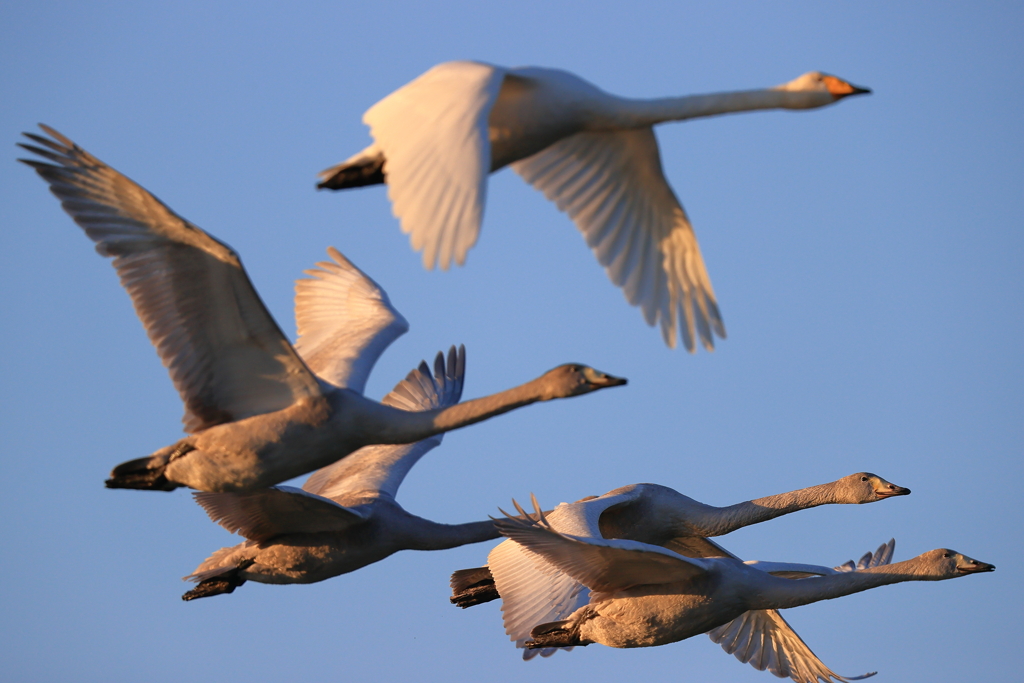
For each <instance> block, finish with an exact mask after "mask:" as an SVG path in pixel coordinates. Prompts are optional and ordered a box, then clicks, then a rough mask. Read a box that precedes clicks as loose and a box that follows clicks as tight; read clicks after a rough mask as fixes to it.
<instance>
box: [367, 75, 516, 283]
mask: <svg viewBox="0 0 1024 683" xmlns="http://www.w3.org/2000/svg"><path fill="white" fill-rule="evenodd" d="M504 76H505V70H504V69H500V68H497V67H494V66H490V65H487V64H479V63H476V62H448V63H445V64H439V65H438V66H435V67H434V68H432V69H431V70H430V71H427V72H426V73H425V74H423V75H422V76H420V77H419V78H417V79H415V80H414V81H412V82H410V83H408V84H407V85H405V86H403V87H401V88H399V89H398V90H396V91H395V92H393V93H391V94H390V95H388V96H387V97H385V98H384V99H382V100H381V101H380V102H378V103H377V104H375V105H373V106H372V107H370V109H369V110H367V112H366V114H365V115H364V116H363V122H364V123H366V125H368V126H369V127H370V134H371V135H373V138H374V141H375V144H376V146H377V147H378V148H380V149H381V150H382V151H383V152H384V158H385V162H384V175H385V178H386V179H387V185H388V197H389V198H390V199H391V203H392V211H393V212H394V214H395V216H396V217H398V219H399V220H400V221H401V225H402V231H403V232H406V233H408V234H409V237H410V239H411V241H412V246H413V248H414V249H416V250H417V251H419V250H422V251H423V265H424V266H425V267H427V268H433V267H434V265H435V264H437V263H440V265H441V267H442V268H448V266H449V265H451V263H452V262H453V261H455V262H457V263H459V264H460V265H461V264H462V263H464V262H465V260H466V252H468V251H469V248H470V247H472V246H473V244H474V243H476V239H477V236H478V235H479V234H480V222H481V221H482V219H483V211H484V201H485V198H486V193H487V176H488V174H489V173H490V172H491V145H490V140H489V137H488V128H487V120H488V117H489V115H490V112H491V107H492V106H493V105H494V102H495V100H496V99H497V97H498V91H499V90H500V89H501V82H502V79H503V78H504Z"/></svg>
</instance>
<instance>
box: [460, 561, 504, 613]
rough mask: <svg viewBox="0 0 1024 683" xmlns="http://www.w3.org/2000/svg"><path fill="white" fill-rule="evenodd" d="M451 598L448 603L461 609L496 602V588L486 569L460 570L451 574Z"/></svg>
mask: <svg viewBox="0 0 1024 683" xmlns="http://www.w3.org/2000/svg"><path fill="white" fill-rule="evenodd" d="M450 583H451V587H452V597H450V598H449V601H450V602H451V603H452V604H453V605H458V606H459V607H461V608H462V609H466V608H467V607H472V606H473V605H482V604H483V603H485V602H490V601H491V600H497V599H498V598H499V597H501V596H499V595H498V588H497V587H496V586H495V585H494V577H493V576H491V570H490V569H488V568H487V567H475V568H473V569H460V570H458V571H457V572H454V573H453V574H452V578H451V582H450Z"/></svg>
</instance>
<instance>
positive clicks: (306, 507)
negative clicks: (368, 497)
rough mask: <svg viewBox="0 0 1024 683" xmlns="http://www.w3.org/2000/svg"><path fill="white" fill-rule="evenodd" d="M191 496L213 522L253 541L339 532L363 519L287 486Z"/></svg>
mask: <svg viewBox="0 0 1024 683" xmlns="http://www.w3.org/2000/svg"><path fill="white" fill-rule="evenodd" d="M192 496H193V497H194V498H195V500H196V502H197V503H198V504H199V505H200V506H202V508H203V509H204V510H206V514H208V515H209V516H210V519H212V520H213V521H214V522H216V523H217V524H220V525H221V526H222V527H224V528H225V529H227V530H228V531H230V532H231V533H233V534H240V535H242V536H244V537H245V538H247V539H249V540H250V541H256V542H262V541H266V540H268V539H270V538H273V537H274V536H278V535H280V534H297V533H318V532H325V531H343V530H345V529H347V528H349V527H350V526H352V525H353V524H359V523H360V522H363V521H364V520H365V519H366V515H365V514H364V513H363V512H362V511H360V510H358V509H357V508H347V507H344V506H341V505H338V504H337V503H336V502H334V501H333V500H330V499H328V498H324V497H322V496H317V495H314V494H312V493H308V492H306V491H303V490H302V489H297V488H293V487H291V486H272V487H270V488H266V489H258V490H256V491H250V492H247V493H208V492H206V491H197V492H195V493H193V494H192Z"/></svg>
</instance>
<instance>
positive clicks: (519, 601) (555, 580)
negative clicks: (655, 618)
mask: <svg viewBox="0 0 1024 683" xmlns="http://www.w3.org/2000/svg"><path fill="white" fill-rule="evenodd" d="M636 497H637V490H636V489H631V490H628V491H626V492H623V493H618V494H611V495H609V494H605V495H603V496H599V497H591V498H587V499H584V500H581V501H577V502H575V503H571V504H570V503H562V504H561V505H559V506H557V507H556V508H555V509H554V510H552V511H551V513H550V514H548V515H546V517H545V518H546V520H547V522H548V523H549V524H550V525H551V528H552V529H555V530H556V531H559V532H562V533H567V534H572V535H575V536H600V534H601V532H600V519H601V515H602V514H603V513H605V512H606V511H608V510H610V509H613V508H617V507H620V506H623V505H629V504H630V503H632V502H633V501H635V499H636ZM487 566H488V568H489V569H490V571H491V574H492V576H493V577H494V584H495V588H496V589H497V590H498V594H499V595H500V596H501V613H502V621H503V622H504V624H505V633H507V634H508V636H509V638H510V639H511V640H514V641H515V643H516V647H520V648H521V647H523V644H524V643H525V642H526V641H527V640H529V639H530V630H531V629H532V628H533V627H534V626H536V625H537V624H545V623H548V622H552V621H561V620H563V619H566V618H568V616H569V615H570V614H572V613H573V612H575V611H576V610H577V609H579V608H580V607H582V606H583V605H585V604H586V603H587V601H588V599H589V596H590V590H589V589H588V588H587V587H586V586H584V585H583V584H581V583H580V582H579V581H577V580H576V579H574V578H573V577H571V576H570V575H568V574H566V573H565V572H563V571H562V570H561V569H559V568H558V567H557V566H555V565H554V564H552V563H551V562H549V561H548V560H547V559H546V558H545V557H543V556H542V555H539V554H537V553H535V552H533V551H531V550H529V549H527V548H526V547H524V546H523V545H520V544H519V543H516V542H515V541H512V540H507V541H504V542H502V543H500V544H498V545H497V546H496V547H495V548H494V549H493V550H492V551H491V553H490V554H489V555H488V556H487ZM556 649H562V648H542V649H535V650H527V649H524V650H523V659H532V658H534V657H536V656H537V655H538V654H539V655H541V656H542V657H548V656H550V655H552V654H553V653H554V652H555V650H556ZM564 649H566V650H570V649H572V648H564Z"/></svg>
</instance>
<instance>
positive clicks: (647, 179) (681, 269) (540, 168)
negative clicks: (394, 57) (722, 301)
mask: <svg viewBox="0 0 1024 683" xmlns="http://www.w3.org/2000/svg"><path fill="white" fill-rule="evenodd" d="M512 168H514V169H515V171H516V173H518V174H519V175H521V176H522V177H523V179H524V180H526V182H528V183H530V184H531V185H533V186H534V187H535V188H537V189H538V190H540V191H541V192H543V193H544V196H545V197H547V198H548V199H550V200H552V201H553V202H555V204H557V206H558V208H559V209H561V210H562V211H565V212H566V213H567V214H569V217H570V218H571V219H572V220H573V221H574V222H575V223H576V227H578V228H579V229H580V231H581V232H582V233H583V236H584V238H585V239H586V240H587V244H588V245H590V248H591V249H592V250H593V252H594V255H595V256H597V260H598V261H599V262H600V263H601V265H602V266H604V267H605V271H606V272H607V273H608V277H609V278H610V279H611V281H612V282H613V283H615V284H616V285H617V286H619V287H621V288H622V290H623V293H624V294H625V295H626V299H627V300H628V301H629V303H631V304H632V305H634V306H639V307H640V308H641V310H642V311H643V314H644V319H645V320H646V321H647V324H648V325H654V324H655V323H658V324H659V325H660V326H661V334H662V337H663V338H664V339H665V343H666V344H668V345H669V346H670V347H675V345H676V330H677V329H678V330H679V331H680V332H682V335H683V344H684V346H686V348H687V349H688V350H690V351H693V349H694V338H695V335H699V336H700V340H701V343H702V344H703V345H704V347H705V348H707V349H708V350H711V349H713V348H714V337H713V336H712V332H713V333H714V334H717V335H718V336H719V337H721V338H723V339H724V338H725V325H724V324H723V323H722V316H721V314H720V313H719V311H718V303H717V302H716V300H715V293H714V290H713V289H712V288H711V279H710V278H709V277H708V273H707V270H706V269H705V268H704V259H703V258H702V257H701V254H700V247H699V246H698V245H697V237H696V235H694V234H693V228H692V227H691V226H690V221H689V219H688V218H687V217H686V212H685V211H684V210H683V207H682V205H680V203H679V200H678V199H676V196H675V194H674V193H673V192H672V188H670V187H669V185H668V182H666V180H665V175H664V173H663V172H662V169H661V155H660V153H659V151H658V142H657V140H656V139H655V137H654V131H653V130H652V129H651V128H639V129H633V130H622V131H613V132H603V131H601V132H584V133H577V134H576V135H573V136H571V137H568V138H565V139H564V140H561V141H559V142H557V143H555V144H553V145H551V146H550V147H548V148H547V149H545V150H543V151H542V152H539V153H537V154H534V155H533V156H531V157H527V158H526V159H523V160H522V161H517V162H515V163H513V164H512Z"/></svg>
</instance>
